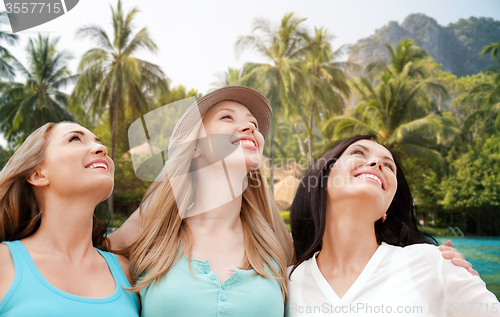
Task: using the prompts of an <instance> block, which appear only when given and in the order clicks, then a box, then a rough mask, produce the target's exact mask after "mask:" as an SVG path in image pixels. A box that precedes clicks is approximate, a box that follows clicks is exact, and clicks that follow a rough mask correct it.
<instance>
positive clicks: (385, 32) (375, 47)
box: [349, 13, 500, 76]
mask: <svg viewBox="0 0 500 317" xmlns="http://www.w3.org/2000/svg"><path fill="white" fill-rule="evenodd" d="M405 37H409V38H412V39H414V40H415V41H416V43H417V44H418V45H419V46H420V47H423V48H425V49H426V50H427V52H428V53H429V55H431V56H432V57H434V59H436V61H437V62H438V63H440V64H442V65H443V67H442V69H443V70H445V71H448V72H450V73H453V74H455V75H458V76H464V75H472V74H476V73H478V72H480V71H482V70H484V69H485V68H487V67H488V66H491V65H494V64H495V63H496V62H494V61H492V60H491V58H490V57H489V56H484V57H482V58H480V57H479V52H480V51H481V49H482V48H483V47H484V46H486V45H488V44H491V43H494V42H500V21H495V20H493V19H491V18H474V17H471V18H469V19H467V20H465V19H460V20H459V21H458V22H456V23H450V24H449V25H448V26H446V27H444V26H441V25H439V24H438V23H437V22H436V20H434V19H433V18H430V17H428V16H426V15H424V14H420V13H419V14H411V15H409V16H408V17H407V18H406V19H405V20H404V22H403V23H402V24H401V25H399V23H397V22H394V21H392V22H389V23H388V24H387V25H385V26H384V27H382V28H381V29H378V30H376V31H375V34H373V35H371V36H370V37H368V38H365V39H361V40H359V41H358V42H357V43H356V44H355V45H354V46H353V48H352V51H351V53H350V55H349V60H350V61H352V62H355V63H358V64H361V65H363V66H366V65H367V64H369V63H370V62H373V61H376V60H385V61H387V59H388V56H389V54H388V52H387V48H386V47H385V46H384V45H385V44H391V45H396V44H397V43H398V41H399V40H401V39H402V38H405Z"/></svg>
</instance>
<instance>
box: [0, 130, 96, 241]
mask: <svg viewBox="0 0 500 317" xmlns="http://www.w3.org/2000/svg"><path fill="white" fill-rule="evenodd" d="M71 123H72V122H71ZM56 125H57V123H53V122H49V123H46V124H45V125H43V126H41V127H40V128H38V129H37V130H35V131H34V132H33V133H32V134H31V135H30V136H29V137H28V138H27V139H26V141H24V143H23V144H22V145H21V146H20V147H19V148H18V149H17V151H16V152H15V153H14V155H12V157H11V158H10V160H9V161H8V162H7V164H6V165H5V167H4V168H3V169H2V171H0V242H1V241H14V240H20V239H23V238H26V237H29V236H30V235H32V234H33V233H35V231H36V230H37V229H38V228H39V227H40V222H41V218H42V211H41V209H40V205H39V203H38V201H37V199H36V196H35V192H34V191H33V187H32V185H31V184H30V183H28V181H27V178H28V177H29V176H30V175H31V174H33V172H35V170H36V168H37V167H38V166H40V164H42V162H43V161H44V159H45V152H46V148H47V144H48V140H49V137H50V133H51V131H52V130H53V129H54V127H55V126H56ZM105 233H106V225H105V224H104V223H103V222H102V221H101V220H98V219H97V218H96V217H95V216H94V221H93V228H92V243H93V245H94V246H96V247H101V248H102V247H104V246H105V239H106V238H105V236H104V234H105Z"/></svg>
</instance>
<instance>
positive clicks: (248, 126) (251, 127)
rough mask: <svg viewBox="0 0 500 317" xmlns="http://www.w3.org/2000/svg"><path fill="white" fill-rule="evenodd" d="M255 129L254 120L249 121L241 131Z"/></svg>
mask: <svg viewBox="0 0 500 317" xmlns="http://www.w3.org/2000/svg"><path fill="white" fill-rule="evenodd" d="M254 130H255V125H254V124H253V123H252V122H247V124H245V125H244V126H242V127H241V128H240V132H253V131H254Z"/></svg>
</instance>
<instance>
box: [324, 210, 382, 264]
mask: <svg viewBox="0 0 500 317" xmlns="http://www.w3.org/2000/svg"><path fill="white" fill-rule="evenodd" d="M341 207H342V206H340V205H339V204H336V208H337V210H342V211H343V212H342V213H335V212H333V210H327V213H326V223H327V225H326V229H325V234H324V235H323V242H322V247H321V252H320V254H319V256H318V259H317V261H318V266H323V267H326V268H328V269H334V270H335V271H336V272H337V273H338V274H350V272H352V271H358V272H359V271H361V270H362V269H363V268H364V267H365V266H366V264H367V263H368V261H369V260H370V258H371V257H372V255H373V254H374V253H375V251H376V250H377V248H378V247H379V244H378V243H377V239H376V236H375V226H374V224H373V223H370V222H369V221H362V220H360V219H355V218H353V217H352V215H350V214H349V211H348V210H349V208H352V205H351V206H349V205H347V206H344V207H345V208H341ZM320 263H321V264H322V265H320Z"/></svg>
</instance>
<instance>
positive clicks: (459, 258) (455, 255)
mask: <svg viewBox="0 0 500 317" xmlns="http://www.w3.org/2000/svg"><path fill="white" fill-rule="evenodd" d="M452 244H453V242H451V240H448V241H446V242H445V243H443V244H441V245H440V246H439V250H440V251H441V255H442V256H443V258H445V259H448V260H451V263H453V264H455V265H456V266H461V267H463V268H466V269H467V271H469V273H471V274H472V275H476V276H479V273H478V272H477V271H476V270H474V269H473V268H472V264H470V262H468V261H466V260H465V256H464V255H463V254H462V253H460V252H458V250H457V249H455V248H452V247H451V246H452Z"/></svg>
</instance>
